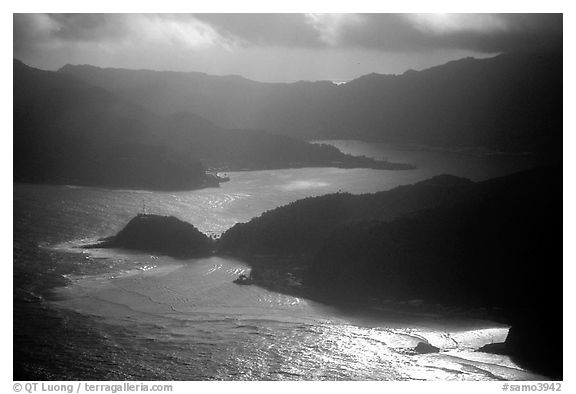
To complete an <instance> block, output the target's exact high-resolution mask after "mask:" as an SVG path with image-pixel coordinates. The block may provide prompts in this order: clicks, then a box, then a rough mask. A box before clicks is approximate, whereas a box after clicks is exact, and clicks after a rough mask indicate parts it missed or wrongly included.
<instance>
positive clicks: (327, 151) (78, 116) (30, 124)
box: [14, 60, 412, 189]
mask: <svg viewBox="0 0 576 394" xmlns="http://www.w3.org/2000/svg"><path fill="white" fill-rule="evenodd" d="M112 90H114V89H112ZM142 94H143V95H151V96H152V97H154V96H155V95H154V92H152V91H150V92H145V93H142ZM135 101H137V100H135ZM314 166H336V167H345V168H355V167H368V168H381V169H408V168H412V167H411V166H410V165H403V164H393V163H388V162H383V161H376V160H372V159H369V158H365V157H353V156H350V155H345V154H343V153H341V152H340V151H338V150H337V149H336V148H334V147H330V146H326V145H316V144H310V143H307V142H305V141H302V140H298V139H293V138H290V137H286V136H279V135H274V134H269V133H266V132H264V131H254V130H243V131H242V132H236V131H231V130H226V129H223V128H221V127H218V126H215V125H214V124H212V123H211V122H209V121H207V120H205V119H203V118H201V117H200V116H197V115H194V114H190V113H187V112H175V113H173V114H171V115H168V116H163V115H158V114H155V113H152V112H151V111H150V110H149V109H147V108H145V107H143V106H142V105H140V104H139V103H138V102H133V101H132V100H129V99H127V98H125V97H122V96H118V95H117V94H116V93H115V92H111V91H109V90H108V89H107V88H103V87H100V86H94V85H93V84H90V83H87V82H85V81H82V80H81V79H79V78H77V77H75V76H72V75H67V74H65V73H57V72H51V71H43V70H38V69H35V68H32V67H28V66H27V65H25V64H24V63H22V62H20V61H18V60H14V180H15V181H22V182H42V183H59V184H83V185H98V186H112V187H137V188H148V189H195V188H200V187H206V186H217V185H218V184H219V182H220V180H221V179H219V178H218V177H217V176H215V175H212V174H209V173H207V172H206V168H207V167H212V168H217V169H231V170H238V169H269V168H293V167H314Z"/></svg>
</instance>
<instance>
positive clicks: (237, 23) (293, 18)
mask: <svg viewBox="0 0 576 394" xmlns="http://www.w3.org/2000/svg"><path fill="white" fill-rule="evenodd" d="M194 17H195V18H197V19H199V20H201V21H204V22H206V23H208V24H210V25H212V27H214V28H215V29H216V31H218V33H220V34H221V35H223V36H226V37H228V38H230V39H237V40H239V41H240V43H244V44H248V45H274V46H300V47H307V46H320V45H323V43H322V41H321V40H320V35H319V34H318V31H317V30H316V29H314V27H313V26H312V25H310V24H309V23H307V21H306V18H305V16H304V15H303V14H194Z"/></svg>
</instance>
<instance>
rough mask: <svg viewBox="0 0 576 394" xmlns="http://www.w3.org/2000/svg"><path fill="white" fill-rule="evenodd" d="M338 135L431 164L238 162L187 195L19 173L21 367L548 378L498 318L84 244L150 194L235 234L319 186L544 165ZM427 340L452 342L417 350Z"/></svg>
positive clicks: (367, 185) (112, 374) (80, 372)
mask: <svg viewBox="0 0 576 394" xmlns="http://www.w3.org/2000/svg"><path fill="white" fill-rule="evenodd" d="M336 144H340V145H341V146H340V148H341V149H342V150H349V151H354V152H355V153H358V149H360V152H363V153H364V154H366V155H372V156H376V157H377V156H378V155H384V154H385V155H386V157H388V158H389V159H390V160H396V161H407V162H414V161H416V160H414V159H415V158H418V161H419V162H418V163H416V164H418V165H419V166H420V168H419V169H418V170H413V171H378V170H362V169H358V170H342V169H330V168H326V169H325V168H314V169H298V170H275V171H254V172H238V173H230V174H228V175H229V176H230V178H231V181H230V182H228V183H225V184H223V185H222V186H221V187H220V188H213V189H204V190H199V191H190V192H178V193H163V192H146V191H130V190H106V189H97V188H78V187H73V186H40V185H22V184H17V185H14V349H15V350H14V352H15V353H14V371H15V376H14V377H15V379H57V380H73V379H82V380H125V379H133V380H212V379H217V380H237V379H258V380H270V379H308V380H312V379H313V380H320V379H329V380H336V379H346V380H353V379H362V380H406V379H430V380H433V379H441V380H494V379H532V378H538V377H537V376H535V375H533V374H530V373H527V372H525V371H522V370H521V369H520V368H519V367H517V366H516V365H514V363H512V362H511V361H510V360H509V359H508V358H507V357H505V356H497V355H489V354H483V353H477V352H474V350H475V349H477V348H478V347H480V346H482V345H484V344H486V343H491V342H495V341H502V340H504V338H505V337H506V335H507V328H506V327H503V326H499V325H497V324H494V323H491V322H485V321H479V320H471V319H464V318H458V319H455V318H453V319H439V318H438V316H434V315H431V314H429V315H425V314H409V313H400V312H398V311H396V312H395V311H394V310H395V309H394V308H390V306H387V307H386V308H384V307H371V308H367V309H362V310H359V309H352V310H350V309H347V310H342V309H337V308H334V307H331V306H327V305H322V304H318V303H315V302H312V301H308V300H305V299H301V298H296V297H292V296H288V295H283V294H278V293H273V292H270V291H267V290H264V289H261V288H258V287H254V286H237V285H234V284H233V283H232V280H233V279H234V278H236V277H237V276H238V275H239V274H240V273H242V272H247V270H248V268H247V266H246V264H245V263H244V262H242V261H235V260H231V259H223V258H217V257H213V258H208V259H198V260H174V259H171V258H167V257H162V256H153V255H148V254H140V253H127V252H122V251H118V250H105V251H98V250H91V251H90V252H87V251H82V250H80V249H78V246H79V245H82V244H85V243H89V242H93V241H94V240H95V239H97V238H99V237H102V236H106V235H110V234H114V233H115V232H117V231H118V230H119V229H120V228H122V226H123V225H124V224H125V223H126V222H127V221H128V220H129V219H130V218H131V217H133V216H134V215H135V214H137V213H138V212H140V211H141V210H142V206H143V205H144V206H145V207H146V208H145V209H146V210H147V211H148V212H150V213H156V214H162V215H175V216H177V217H179V218H180V219H183V220H186V221H189V222H191V223H193V224H195V225H196V226H197V227H198V228H200V230H202V231H205V232H210V233H220V232H222V231H224V230H226V229H227V228H229V227H230V226H232V225H233V224H234V223H237V222H241V221H247V220H249V219H250V218H252V217H254V216H258V215H259V214H261V213H262V212H264V211H266V210H268V209H272V208H274V207H277V206H280V205H283V204H285V203H288V202H291V201H294V200H297V199H299V198H302V197H306V196H311V195H321V194H326V193H330V192H336V191H338V190H342V191H349V192H353V193H364V192H373V191H378V190H386V189H389V188H392V187H394V186H397V185H400V184H406V183H413V182H415V181H418V180H421V179H425V178H428V177H429V176H431V175H435V174H438V173H454V174H457V175H463V176H469V177H471V178H473V179H475V180H480V179H485V178H489V177H493V176H497V175H503V174H506V173H510V172H514V171H517V170H521V169H524V168H528V167H531V166H533V165H534V164H535V163H536V160H535V158H534V157H530V156H501V155H496V156H495V155H486V154H480V153H478V152H476V153H474V154H463V153H454V152H452V153H448V152H432V151H428V152H427V151H422V150H412V151H410V150H406V149H398V148H395V147H390V146H387V145H370V144H369V145H364V147H362V144H363V143H358V142H352V141H341V142H337V143H336ZM362 149H363V150H362ZM394 155H396V156H394ZM454 155H456V156H454ZM451 169H452V171H451ZM423 340H424V341H428V342H430V343H431V344H433V345H435V346H438V347H440V348H441V349H442V352H441V353H439V354H431V355H412V354H411V353H410V352H409V349H410V348H412V347H413V346H415V345H416V344H417V343H418V342H419V341H423Z"/></svg>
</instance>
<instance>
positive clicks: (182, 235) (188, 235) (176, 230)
mask: <svg viewBox="0 0 576 394" xmlns="http://www.w3.org/2000/svg"><path fill="white" fill-rule="evenodd" d="M213 246H214V241H213V240H212V239H210V238H209V237H207V236H206V235H204V234H203V233H201V232H200V231H199V230H198V229H197V228H196V227H194V226H193V225H191V224H190V223H186V222H183V221H181V220H178V219H177V218H175V217H173V216H158V215H146V214H140V215H138V216H136V217H135V218H133V219H132V220H130V222H128V224H127V225H126V226H125V227H124V228H123V229H122V230H121V231H120V232H119V233H118V234H116V235H114V236H111V237H108V238H106V239H103V240H101V241H100V242H99V243H98V244H95V245H90V246H86V248H88V249H93V248H123V249H132V250H142V251H146V252H152V253H160V254H164V255H167V256H173V257H178V258H190V257H201V256H207V255H210V254H211V253H212V250H213Z"/></svg>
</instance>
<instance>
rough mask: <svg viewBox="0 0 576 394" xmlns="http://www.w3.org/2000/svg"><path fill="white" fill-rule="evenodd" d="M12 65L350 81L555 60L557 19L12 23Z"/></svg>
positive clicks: (132, 18) (201, 18)
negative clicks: (535, 56)
mask: <svg viewBox="0 0 576 394" xmlns="http://www.w3.org/2000/svg"><path fill="white" fill-rule="evenodd" d="M13 23H14V25H13V29H14V30H13V32H14V39H13V51H14V57H15V58H17V59H20V60H22V61H23V62H24V63H26V64H28V65H31V66H33V67H38V68H42V69H47V70H56V69H58V68H60V67H62V66H64V65H65V64H92V65H96V66H101V67H120V68H130V69H152V70H171V71H200V72H205V73H208V74H213V75H230V74H234V75H241V76H244V77H246V78H249V79H253V80H257V81H271V82H290V81H297V80H333V81H347V80H351V79H354V78H357V77H359V76H361V75H365V74H368V73H371V72H376V73H381V74H400V73H403V72H404V71H406V70H408V69H414V70H421V69H425V68H428V67H431V66H434V65H438V64H443V63H445V62H447V61H450V60H455V59H459V58H463V57H467V56H473V57H488V56H494V55H497V54H499V53H503V52H513V51H532V52H534V51H560V50H561V49H562V30H563V29H562V14H533V13H532V14H376V13H372V14H290V13H283V14H86V13H84V14H14V16H13Z"/></svg>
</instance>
